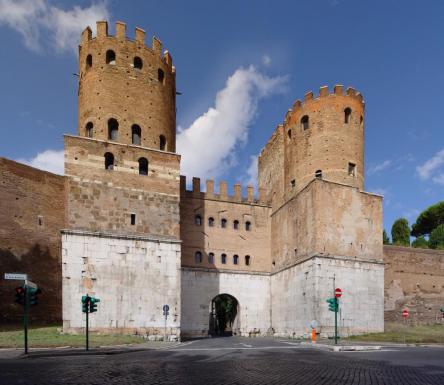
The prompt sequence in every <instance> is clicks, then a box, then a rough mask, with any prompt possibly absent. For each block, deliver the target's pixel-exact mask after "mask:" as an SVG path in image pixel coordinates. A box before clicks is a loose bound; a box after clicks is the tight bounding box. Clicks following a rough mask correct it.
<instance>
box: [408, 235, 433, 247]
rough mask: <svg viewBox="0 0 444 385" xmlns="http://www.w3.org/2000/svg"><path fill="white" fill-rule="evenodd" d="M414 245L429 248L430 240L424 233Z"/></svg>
mask: <svg viewBox="0 0 444 385" xmlns="http://www.w3.org/2000/svg"><path fill="white" fill-rule="evenodd" d="M412 246H413V247H416V248H418V249H428V248H429V241H428V240H427V239H425V238H424V236H423V235H421V236H419V237H418V238H416V239H415V240H414V241H413V242H412Z"/></svg>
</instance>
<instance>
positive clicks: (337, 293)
mask: <svg viewBox="0 0 444 385" xmlns="http://www.w3.org/2000/svg"><path fill="white" fill-rule="evenodd" d="M341 295H342V290H341V289H340V288H339V287H338V288H336V289H335V297H336V298H341Z"/></svg>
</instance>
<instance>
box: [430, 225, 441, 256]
mask: <svg viewBox="0 0 444 385" xmlns="http://www.w3.org/2000/svg"><path fill="white" fill-rule="evenodd" d="M429 246H430V248H431V249H439V250H444V225H439V226H438V227H437V228H436V229H434V230H432V232H431V233H430V237H429Z"/></svg>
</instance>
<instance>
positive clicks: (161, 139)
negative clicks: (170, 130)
mask: <svg viewBox="0 0 444 385" xmlns="http://www.w3.org/2000/svg"><path fill="white" fill-rule="evenodd" d="M166 143H167V141H166V139H165V137H164V136H163V135H160V136H159V148H160V150H161V151H165V149H166Z"/></svg>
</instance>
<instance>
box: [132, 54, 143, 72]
mask: <svg viewBox="0 0 444 385" xmlns="http://www.w3.org/2000/svg"><path fill="white" fill-rule="evenodd" d="M142 67H143V61H142V59H141V58H140V57H139V56H135V57H134V68H135V69H138V70H141V69H142Z"/></svg>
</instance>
